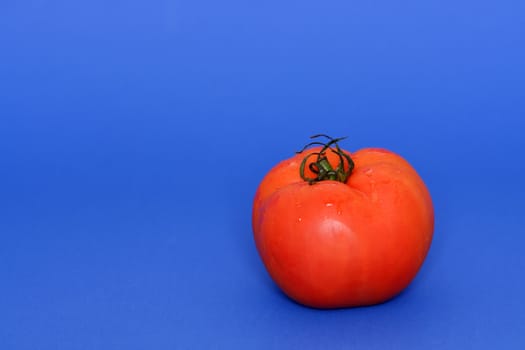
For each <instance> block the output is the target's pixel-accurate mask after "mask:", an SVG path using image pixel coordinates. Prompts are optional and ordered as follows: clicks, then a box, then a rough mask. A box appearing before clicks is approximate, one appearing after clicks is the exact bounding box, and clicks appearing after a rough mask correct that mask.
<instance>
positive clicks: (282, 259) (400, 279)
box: [252, 135, 434, 308]
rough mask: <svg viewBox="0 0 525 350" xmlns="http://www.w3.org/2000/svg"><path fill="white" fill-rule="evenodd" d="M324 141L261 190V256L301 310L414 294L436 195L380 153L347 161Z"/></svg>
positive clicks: (280, 168) (283, 166) (257, 229)
mask: <svg viewBox="0 0 525 350" xmlns="http://www.w3.org/2000/svg"><path fill="white" fill-rule="evenodd" d="M317 136H320V135H317ZM323 136H324V135H323ZM326 138H327V140H328V141H327V143H325V144H321V146H319V147H315V148H310V149H307V150H303V151H302V152H301V153H298V154H296V155H295V156H293V157H291V158H289V159H287V160H284V161H282V162H281V163H279V164H277V165H276V166H275V167H274V168H273V169H271V170H270V172H269V173H268V174H267V175H266V176H265V177H264V179H263V180H262V182H261V183H260V185H259V187H258V189H257V192H256V194H255V199H254V203H253V215H252V226H253V234H254V240H255V244H256V247H257V250H258V252H259V255H260V256H261V258H262V261H263V263H264V265H265V267H266V269H267V271H268V273H269V274H270V276H271V278H272V279H273V280H274V281H275V283H276V284H277V285H278V286H279V287H280V288H281V289H282V291H283V292H284V293H285V294H286V295H288V296H289V297H290V298H291V299H293V300H295V301H297V302H298V303H300V304H304V305H307V306H310V307H314V308H341V307H354V306H365V305H373V304H378V303H382V302H384V301H387V300H389V299H391V298H393V297H394V296H396V295H398V294H399V293H400V292H401V291H402V290H403V289H405V288H406V287H407V286H408V285H409V283H410V282H411V281H412V280H413V278H414V277H415V276H416V274H417V272H418V270H419V269H420V267H421V266H422V264H423V261H424V260H425V257H426V256H427V253H428V250H429V248H430V244H431V241H432V236H433V230H434V211H433V207H432V201H431V197H430V194H429V191H428V190H427V188H426V186H425V184H424V182H423V180H422V179H421V178H420V176H419V175H418V174H417V172H416V171H415V170H414V169H413V167H412V166H411V165H410V164H409V163H408V162H407V161H406V160H405V159H403V158H402V157H401V156H399V155H397V154H395V153H393V152H391V151H388V150H385V149H380V148H365V149H361V150H359V151H356V152H354V153H350V152H348V151H345V150H343V149H341V148H339V145H338V142H339V141H340V140H341V139H335V140H334V139H332V138H328V137H326ZM315 143H317V142H315ZM325 165H327V166H328V168H327V169H328V170H326V171H323V168H324V166H325ZM330 169H331V170H330ZM334 169H335V170H334ZM327 174H328V175H327ZM320 175H322V176H323V177H324V178H321V177H320Z"/></svg>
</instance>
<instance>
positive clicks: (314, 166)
mask: <svg viewBox="0 0 525 350" xmlns="http://www.w3.org/2000/svg"><path fill="white" fill-rule="evenodd" d="M319 138H324V139H327V141H326V142H321V141H312V142H310V143H309V144H307V145H306V146H304V147H303V149H302V150H300V151H298V152H296V153H297V154H301V153H303V152H304V151H306V150H307V149H308V148H309V147H311V146H322V148H321V150H320V151H319V152H314V153H310V154H308V155H307V156H305V157H304V158H303V160H302V162H301V165H300V167H299V174H300V175H301V178H302V179H303V180H304V181H306V182H308V183H309V184H310V185H313V184H315V183H317V182H319V181H325V180H332V181H339V182H342V183H346V181H347V180H348V178H349V177H350V174H351V173H352V170H353V169H354V161H353V160H352V158H350V156H349V155H348V154H347V153H345V152H344V151H343V150H342V149H341V148H340V147H339V141H342V140H344V139H346V137H339V138H333V137H330V136H328V135H325V134H317V135H313V136H311V137H310V139H319ZM328 151H330V152H332V153H335V154H336V155H337V156H338V158H339V163H338V164H337V167H335V169H334V167H333V166H332V164H331V163H330V161H329V160H328V157H327V156H326V153H327V152H328ZM314 157H315V160H314V161H312V162H310V163H308V160H309V159H311V158H314ZM307 164H308V169H310V171H311V172H312V173H314V174H315V175H316V176H315V177H313V178H312V177H308V176H306V175H305V168H306V165H307Z"/></svg>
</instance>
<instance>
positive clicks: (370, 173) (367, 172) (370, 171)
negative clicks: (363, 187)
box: [365, 168, 374, 176]
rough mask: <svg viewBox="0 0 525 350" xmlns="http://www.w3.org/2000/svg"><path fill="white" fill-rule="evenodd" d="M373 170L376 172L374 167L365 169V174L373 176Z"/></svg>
mask: <svg viewBox="0 0 525 350" xmlns="http://www.w3.org/2000/svg"><path fill="white" fill-rule="evenodd" d="M373 172H374V171H373V170H372V169H370V168H369V169H367V170H365V175H366V176H371V175H372V173H373Z"/></svg>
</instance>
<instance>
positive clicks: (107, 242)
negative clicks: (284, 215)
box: [0, 0, 525, 350]
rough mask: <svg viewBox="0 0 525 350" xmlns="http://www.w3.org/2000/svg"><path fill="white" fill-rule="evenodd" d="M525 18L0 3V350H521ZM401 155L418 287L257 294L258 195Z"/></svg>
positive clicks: (486, 12) (283, 4) (95, 1)
mask: <svg viewBox="0 0 525 350" xmlns="http://www.w3.org/2000/svg"><path fill="white" fill-rule="evenodd" d="M524 62H525V2H523V1H518V0H516V1H512V0H500V1H495V0H493V1H487V0H481V1H480V0H478V1H473V0H459V1H452V0H444V1H443V0H441V1H435V0H430V1H415V0H406V1H385V0H378V1H325V2H321V1H264V2H263V1H259V2H250V1H235V0H225V1H209V0H192V1H189V0H177V1H173V0H171V1H170V0H149V1H146V0H130V1H118V0H105V1H99V0H92V1H65V0H19V1H12V0H7V1H6V0H4V1H2V2H1V3H0V348H1V349H5V350H10V349H16V350H23V349H32V350H34V349H54V350H56V349H68V350H75V349H235V348H239V349H496V348H500V349H523V348H525V301H524V299H523V295H525V272H524V271H525V257H524V254H523V246H524V245H525V232H524V226H525V215H524V209H525V204H524V203H525V202H524V200H523V195H524V193H525V185H524V181H523V179H524V175H523V172H524V170H525V165H524V164H525V155H524V152H525V138H524V137H523V133H524V130H525V63H524ZM319 132H325V133H329V134H331V135H334V136H343V135H347V136H349V138H348V140H347V141H345V144H344V146H345V147H346V148H348V149H350V150H357V149H359V148H362V147H368V146H378V147H385V148H389V149H391V150H393V151H395V152H397V153H399V154H401V155H403V156H404V157H405V158H406V159H408V160H409V161H410V162H411V163H412V165H413V166H414V167H415V168H416V169H417V170H418V172H419V173H420V175H421V176H422V177H423V179H424V180H425V182H426V183H427V185H428V187H429V189H430V192H431V194H432V197H433V200H434V205H435V214H436V227H435V235H434V241H433V245H432V247H431V250H430V253H429V256H428V258H427V260H426V262H425V264H424V266H423V268H422V270H421V271H420V273H419V274H418V276H417V278H416V279H415V280H414V282H413V283H412V284H411V286H410V287H409V288H408V289H407V290H406V291H405V292H404V293H403V294H401V295H400V296H399V297H397V298H396V299H394V300H392V301H390V302H388V303H385V304H382V305H378V306H374V307H366V308H356V309H344V310H332V311H319V310H313V309H309V308H305V307H302V306H299V305H297V304H295V303H293V302H291V301H290V300H289V299H287V298H286V297H285V296H283V294H281V293H280V292H279V290H278V289H277V288H276V287H275V285H274V284H273V283H272V281H271V280H270V278H269V277H268V275H267V274H266V271H265V270H264V267H263V265H262V263H261V262H260V259H259V257H258V255H257V252H256V249H255V246H254V244H253V240H252V233H251V226H250V217H251V204H252V203H251V202H252V198H253V195H254V192H255V189H256V187H257V185H258V183H259V181H260V180H261V179H262V177H263V176H264V174H265V173H266V172H267V171H268V170H269V169H270V168H271V167H272V166H273V165H274V164H276V163H277V162H278V161H280V160H281V159H284V158H287V157H289V156H290V155H292V154H293V151H295V150H297V149H298V148H299V147H301V146H302V145H303V144H304V143H305V141H307V137H308V136H309V135H311V134H314V133H319Z"/></svg>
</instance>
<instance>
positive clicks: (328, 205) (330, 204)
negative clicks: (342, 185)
mask: <svg viewBox="0 0 525 350" xmlns="http://www.w3.org/2000/svg"><path fill="white" fill-rule="evenodd" d="M325 205H326V206H327V207H333V206H334V203H326V204H325Z"/></svg>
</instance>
